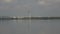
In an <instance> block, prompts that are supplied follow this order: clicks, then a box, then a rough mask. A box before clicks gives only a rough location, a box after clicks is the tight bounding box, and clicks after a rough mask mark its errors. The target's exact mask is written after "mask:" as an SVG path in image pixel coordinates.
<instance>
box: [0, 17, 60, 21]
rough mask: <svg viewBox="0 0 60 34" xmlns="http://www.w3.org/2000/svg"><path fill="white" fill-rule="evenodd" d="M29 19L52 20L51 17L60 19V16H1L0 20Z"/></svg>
mask: <svg viewBox="0 0 60 34" xmlns="http://www.w3.org/2000/svg"><path fill="white" fill-rule="evenodd" d="M28 19H31V20H32V19H34V20H35V19H39V20H50V19H60V17H22V18H13V17H10V18H0V20H28Z"/></svg>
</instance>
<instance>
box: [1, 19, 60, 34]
mask: <svg viewBox="0 0 60 34" xmlns="http://www.w3.org/2000/svg"><path fill="white" fill-rule="evenodd" d="M0 34H60V20H0Z"/></svg>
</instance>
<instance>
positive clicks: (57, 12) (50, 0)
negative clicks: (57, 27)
mask: <svg viewBox="0 0 60 34" xmlns="http://www.w3.org/2000/svg"><path fill="white" fill-rule="evenodd" d="M29 12H30V13H29ZM28 13H29V14H31V15H32V16H60V0H0V16H28Z"/></svg>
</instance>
